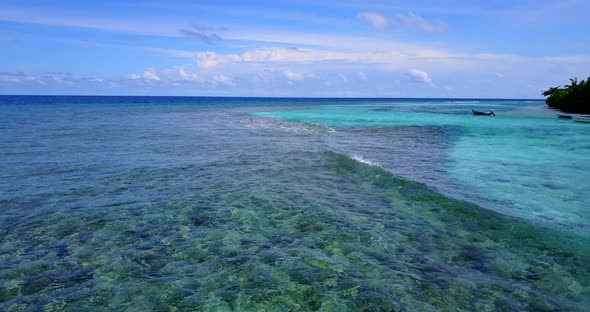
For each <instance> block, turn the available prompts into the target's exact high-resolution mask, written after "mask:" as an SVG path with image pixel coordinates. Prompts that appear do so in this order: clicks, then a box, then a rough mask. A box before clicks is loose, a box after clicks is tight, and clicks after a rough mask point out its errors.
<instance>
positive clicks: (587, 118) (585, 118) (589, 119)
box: [572, 115, 590, 123]
mask: <svg viewBox="0 0 590 312" xmlns="http://www.w3.org/2000/svg"><path fill="white" fill-rule="evenodd" d="M572 119H574V121H577V122H588V123H590V115H573V116H572Z"/></svg>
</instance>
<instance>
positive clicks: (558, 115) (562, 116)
mask: <svg viewBox="0 0 590 312" xmlns="http://www.w3.org/2000/svg"><path fill="white" fill-rule="evenodd" d="M555 115H557V118H565V119H572V115H570V114H564V113H555Z"/></svg>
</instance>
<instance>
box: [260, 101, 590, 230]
mask: <svg viewBox="0 0 590 312" xmlns="http://www.w3.org/2000/svg"><path fill="white" fill-rule="evenodd" d="M471 108H475V109H481V108H484V109H488V110H489V109H495V110H496V112H497V114H498V116H497V117H496V118H493V117H482V116H472V115H469V112H470V109H471ZM258 115H261V116H273V117H280V118H286V119H289V120H294V121H301V122H310V123H320V124H325V125H327V126H331V127H338V128H339V129H341V130H342V131H345V132H346V131H348V129H350V128H353V127H370V128H375V127H379V126H384V127H386V129H387V130H385V131H399V130H400V129H401V128H407V127H426V128H430V129H439V132H447V133H448V135H447V137H445V138H442V137H441V138H438V139H439V140H440V141H442V140H450V141H452V142H450V143H448V146H447V148H446V151H442V152H441V153H442V154H444V158H445V159H444V160H442V161H440V160H438V159H437V160H436V161H437V162H438V163H437V164H436V166H437V167H438V169H439V170H440V171H442V173H441V174H440V175H438V177H437V178H436V179H433V176H434V175H433V174H432V173H431V172H428V171H431V170H427V172H428V174H427V176H421V175H422V174H423V173H418V174H416V173H413V172H409V171H407V168H406V169H404V168H399V169H396V167H403V166H405V163H404V162H402V163H401V164H398V163H397V155H395V152H396V150H397V149H410V150H413V152H412V154H413V157H424V156H423V155H424V154H430V153H432V152H433V150H432V149H431V147H430V146H431V145H436V144H440V142H433V143H429V144H427V145H426V146H423V145H420V144H418V145H416V143H415V142H409V143H408V144H406V145H405V146H396V147H395V148H394V149H392V150H390V151H388V153H387V154H385V155H380V154H379V153H374V152H373V150H374V149H373V148H366V149H362V150H356V151H355V148H357V147H355V148H352V149H350V152H349V153H352V155H358V156H360V157H362V158H363V159H365V160H367V161H369V162H374V163H375V164H379V165H381V166H384V167H385V168H386V169H389V170H391V171H393V172H396V173H400V174H401V175H403V176H406V177H408V178H411V179H417V180H419V181H421V182H424V183H427V184H429V185H430V186H431V187H434V188H436V189H438V190H440V191H442V192H444V193H446V194H449V195H451V196H454V197H458V198H462V199H467V200H470V201H474V202H477V203H478V204H480V205H482V206H484V207H486V208H490V209H494V210H497V211H499V212H501V213H503V214H507V215H512V216H516V217H519V218H523V219H527V220H530V221H533V222H537V223H542V224H544V225H550V226H561V227H564V228H569V229H572V230H573V231H575V232H576V233H578V234H583V235H590V210H589V209H588V207H590V198H589V197H588V196H587V195H586V194H589V193H590V183H589V181H590V170H589V169H588V168H590V141H589V140H588V138H590V127H588V126H587V125H585V124H580V123H574V122H572V121H571V120H563V119H557V118H555V114H554V112H553V111H550V110H547V109H545V108H544V105H543V103H542V102H524V101H522V102H517V101H515V102H510V101H492V100H490V101H483V102H482V101H475V102H468V101H466V102H463V103H457V102H443V101H439V102H428V101H423V102H418V103H416V102H413V103H403V102H402V103H395V102H393V103H389V104H388V103H378V104H371V103H368V104H362V105H354V104H353V105H346V106H341V105H335V106H318V107H315V108H313V109H307V110H291V111H286V112H271V113H259V114H258ZM367 139H369V140H372V138H370V137H369V135H367V136H366V138H365V140H364V141H365V142H366V141H367ZM394 139H396V138H390V142H391V140H394ZM420 139H421V140H424V139H425V138H420ZM426 139H427V138H426ZM390 142H379V143H380V144H383V145H385V144H391V143H390ZM394 144H395V143H394ZM394 144H392V145H394ZM334 145H335V146H342V145H343V144H341V143H340V142H336V143H335V144H334ZM342 148H343V149H344V150H346V149H347V148H348V147H347V146H344V147H342ZM357 149H358V148H357ZM427 161H428V160H427ZM414 170H415V171H421V169H420V168H414ZM433 171H436V170H433Z"/></svg>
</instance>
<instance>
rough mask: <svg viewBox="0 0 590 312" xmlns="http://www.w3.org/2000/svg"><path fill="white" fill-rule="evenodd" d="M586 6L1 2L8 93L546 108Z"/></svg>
mask: <svg viewBox="0 0 590 312" xmlns="http://www.w3.org/2000/svg"><path fill="white" fill-rule="evenodd" d="M587 12H590V2H588V1H568V0H563V1H543V0H541V1H494V0H491V1H434V0H432V1H402V0H400V1H378V0H377V1H353V0H340V1H332V0H324V1H318V0H313V1H311V0H292V1H290V0H287V1H276V0H275V1H223V0H219V1H179V0H174V1H132V0H131V1H110V0H105V1H59V0H57V1H40V0H36V1H32V0H20V1H13V0H3V1H2V2H0V55H2V57H1V58H0V94H97V95H220V96H309V97H315V96H318V97H331V96H334V97H457V98H459V97H484V98H486V97H487V98H490V97H491V98H540V97H541V96H540V93H541V91H542V90H543V89H546V88H548V87H550V86H556V85H563V84H565V83H566V82H567V81H568V78H570V77H578V78H580V79H585V78H586V77H587V76H590V40H588V38H589V37H588V35H587V33H588V29H590V18H588V13H587Z"/></svg>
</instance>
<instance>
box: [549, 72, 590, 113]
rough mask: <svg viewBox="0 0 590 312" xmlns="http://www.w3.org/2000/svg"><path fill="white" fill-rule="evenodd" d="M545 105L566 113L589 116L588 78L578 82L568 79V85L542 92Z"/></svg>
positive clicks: (589, 90) (589, 84)
mask: <svg viewBox="0 0 590 312" xmlns="http://www.w3.org/2000/svg"><path fill="white" fill-rule="evenodd" d="M543 95H544V96H547V97H548V98H547V99H546V100H545V102H546V103H547V105H548V106H549V107H552V108H557V109H560V110H561V111H563V112H566V113H576V114H590V77H589V78H587V79H586V80H580V81H578V78H574V79H570V84H569V85H566V86H564V87H561V86H558V87H554V88H549V89H548V90H545V91H543Z"/></svg>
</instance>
